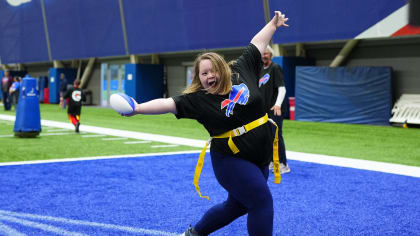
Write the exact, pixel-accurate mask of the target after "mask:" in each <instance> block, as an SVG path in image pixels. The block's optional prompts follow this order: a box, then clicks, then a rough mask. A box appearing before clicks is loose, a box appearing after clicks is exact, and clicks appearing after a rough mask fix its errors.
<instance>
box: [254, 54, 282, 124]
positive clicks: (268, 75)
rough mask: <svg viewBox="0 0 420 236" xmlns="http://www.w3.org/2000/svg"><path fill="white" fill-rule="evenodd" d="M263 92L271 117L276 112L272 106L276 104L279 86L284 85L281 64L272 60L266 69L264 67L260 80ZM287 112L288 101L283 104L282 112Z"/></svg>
mask: <svg viewBox="0 0 420 236" xmlns="http://www.w3.org/2000/svg"><path fill="white" fill-rule="evenodd" d="M258 86H259V87H260V90H261V93H262V94H263V96H264V98H265V101H266V104H265V106H266V110H267V112H268V114H269V115H270V117H273V114H274V112H273V111H272V110H271V108H272V107H273V106H274V104H275V103H276V100H277V95H278V93H279V89H278V88H279V87H284V80H283V70H282V69H281V67H280V65H279V64H277V63H275V62H272V63H271V65H270V66H268V67H267V68H266V69H264V68H262V70H261V73H260V80H259V81H258ZM285 112H286V103H285V102H284V101H283V103H282V104H281V113H282V114H284V113H285Z"/></svg>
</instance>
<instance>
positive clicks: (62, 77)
mask: <svg viewBox="0 0 420 236" xmlns="http://www.w3.org/2000/svg"><path fill="white" fill-rule="evenodd" d="M67 84H68V82H67V79H66V75H65V74H64V73H61V74H60V90H59V93H60V107H61V108H63V109H66V104H67V101H66V100H65V99H64V94H66V92H67Z"/></svg>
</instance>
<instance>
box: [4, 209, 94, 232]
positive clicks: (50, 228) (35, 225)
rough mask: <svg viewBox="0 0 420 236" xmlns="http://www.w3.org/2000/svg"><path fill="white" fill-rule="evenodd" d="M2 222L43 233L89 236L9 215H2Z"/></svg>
mask: <svg viewBox="0 0 420 236" xmlns="http://www.w3.org/2000/svg"><path fill="white" fill-rule="evenodd" d="M0 220H2V221H9V222H12V223H16V224H21V225H24V226H27V227H32V228H37V229H40V230H43V231H47V232H52V233H56V234H58V235H64V236H87V234H81V233H78V232H72V231H68V230H65V229H61V228H58V227H55V226H52V225H47V224H43V223H38V222H34V221H30V220H24V219H19V218H16V217H13V216H9V215H3V214H0Z"/></svg>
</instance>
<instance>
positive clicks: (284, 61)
mask: <svg viewBox="0 0 420 236" xmlns="http://www.w3.org/2000/svg"><path fill="white" fill-rule="evenodd" d="M273 61H274V62H275V63H277V64H279V65H280V66H281V68H282V70H283V78H284V83H285V86H286V96H285V98H284V101H283V102H285V103H286V114H284V117H285V118H289V117H290V115H289V97H294V96H295V80H296V77H295V75H296V66H312V65H315V60H314V59H311V58H304V57H274V58H273Z"/></svg>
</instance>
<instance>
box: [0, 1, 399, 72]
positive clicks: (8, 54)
mask: <svg viewBox="0 0 420 236" xmlns="http://www.w3.org/2000/svg"><path fill="white" fill-rule="evenodd" d="M41 3H42V2H41V0H32V1H30V2H27V3H23V4H21V5H19V6H11V5H10V4H8V3H7V1H0V59H1V62H2V63H3V64H8V63H25V62H40V61H50V60H64V59H74V58H88V57H106V56H121V55H126V54H127V52H126V49H125V44H124V36H123V30H122V23H121V13H120V4H119V1H118V0H43V3H44V6H45V14H46V25H47V27H48V36H49V39H50V46H51V56H52V58H49V55H48V48H47V41H46V36H45V30H44V20H43V16H42V7H41V6H42V5H41ZM269 3H270V9H271V11H274V10H281V11H283V12H285V13H286V15H287V17H289V18H290V20H289V23H290V25H291V27H290V28H281V29H279V30H278V32H277V33H276V34H275V36H274V42H275V43H292V42H309V41H322V40H336V39H349V38H354V37H355V36H357V35H358V34H360V33H361V32H363V31H364V30H366V29H367V28H369V27H370V26H372V25H374V24H375V23H377V22H378V21H380V20H382V19H383V18H384V17H386V16H388V15H389V14H390V13H392V12H394V11H395V10H397V9H399V8H400V7H402V6H403V5H404V4H406V0H353V1H348V0H319V1H305V0H282V1H278V0H271V1H269ZM122 6H123V10H124V16H125V18H124V19H125V23H126V32H127V41H128V42H127V43H128V53H129V54H148V53H162V52H173V51H185V50H198V49H215V48H231V47H242V46H246V45H247V44H248V43H249V41H250V40H251V38H252V37H253V36H254V35H255V33H257V32H258V31H259V30H260V29H261V27H262V26H263V25H264V24H265V20H264V19H265V18H264V7H263V1H261V0H229V1H226V0H212V1H197V0H122ZM271 14H272V13H271Z"/></svg>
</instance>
